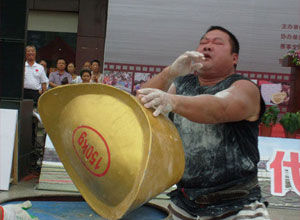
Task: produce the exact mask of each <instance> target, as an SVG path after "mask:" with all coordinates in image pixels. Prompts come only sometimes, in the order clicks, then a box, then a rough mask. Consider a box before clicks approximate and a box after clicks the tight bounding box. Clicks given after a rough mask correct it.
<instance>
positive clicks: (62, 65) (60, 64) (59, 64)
mask: <svg viewBox="0 0 300 220" xmlns="http://www.w3.org/2000/svg"><path fill="white" fill-rule="evenodd" d="M56 67H57V69H58V70H59V71H63V70H65V68H66V61H64V60H58V61H57V63H56Z"/></svg>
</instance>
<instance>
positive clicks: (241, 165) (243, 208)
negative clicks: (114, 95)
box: [137, 26, 269, 220]
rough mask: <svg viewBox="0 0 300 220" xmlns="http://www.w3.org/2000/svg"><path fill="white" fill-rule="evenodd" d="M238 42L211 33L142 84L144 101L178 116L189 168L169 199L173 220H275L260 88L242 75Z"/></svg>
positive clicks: (226, 34)
mask: <svg viewBox="0 0 300 220" xmlns="http://www.w3.org/2000/svg"><path fill="white" fill-rule="evenodd" d="M238 54H239V43H238V40H237V39H236V37H235V36H234V35H233V34H232V33H231V32H229V31H228V30H226V29H224V28H222V27H219V26H212V27H210V28H209V29H208V30H207V32H206V33H205V35H204V36H203V37H202V38H201V40H200V43H199V46H198V48H197V50H196V51H188V52H185V53H184V54H183V55H181V56H179V57H178V58H177V59H176V60H175V61H174V63H173V64H172V65H170V66H169V67H167V68H165V69H164V70H163V71H162V72H161V73H160V74H158V75H157V76H155V77H154V78H152V79H151V80H150V81H148V82H146V83H145V84H144V85H143V89H140V90H138V92H137V94H138V97H139V99H140V101H141V102H142V103H143V104H144V106H145V107H146V108H153V109H155V111H154V113H153V115H154V116H158V115H159V114H167V113H169V112H173V113H174V124H175V126H176V127H177V129H178V131H179V133H180V136H181V138H182V141H183V146H184V151H185V159H186V166H185V171H184V174H183V177H182V179H181V180H180V182H179V183H178V184H177V189H176V190H175V191H173V192H171V193H170V197H171V201H172V203H171V204H170V205H169V209H170V212H171V213H172V215H173V219H195V220H196V219H234V218H236V219H250V218H251V219H256V217H257V219H258V217H259V219H269V214H268V211H267V209H266V207H265V205H264V203H262V202H261V192H260V187H259V186H258V183H257V163H258V162H259V152H258V146H257V145H258V125H259V121H260V117H261V115H262V114H263V112H264V109H265V105H264V102H263V101H262V98H261V95H260V92H259V89H258V87H257V86H256V85H255V84H254V83H252V82H251V81H250V80H249V79H247V78H245V77H243V76H241V75H237V74H235V68H236V65H237V63H238Z"/></svg>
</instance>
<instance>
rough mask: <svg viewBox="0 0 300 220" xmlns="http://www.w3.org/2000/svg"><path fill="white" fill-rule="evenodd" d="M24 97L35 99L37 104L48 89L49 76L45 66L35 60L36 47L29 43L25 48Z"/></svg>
mask: <svg viewBox="0 0 300 220" xmlns="http://www.w3.org/2000/svg"><path fill="white" fill-rule="evenodd" d="M25 57H26V62H25V72H24V96H23V97H24V99H33V101H34V103H35V105H36V104H37V101H38V99H39V97H40V95H41V94H42V93H43V92H45V91H46V90H47V83H48V78H47V76H46V73H45V70H44V67H43V66H42V65H40V64H38V63H36V62H35V58H36V48H35V46H32V45H29V46H27V47H26V49H25Z"/></svg>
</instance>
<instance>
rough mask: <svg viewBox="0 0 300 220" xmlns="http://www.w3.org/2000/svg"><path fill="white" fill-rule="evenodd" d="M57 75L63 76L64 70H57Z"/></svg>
mask: <svg viewBox="0 0 300 220" xmlns="http://www.w3.org/2000/svg"><path fill="white" fill-rule="evenodd" d="M57 71H58V74H59V75H63V74H64V73H65V70H57Z"/></svg>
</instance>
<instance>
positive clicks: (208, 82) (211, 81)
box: [198, 72, 234, 86]
mask: <svg viewBox="0 0 300 220" xmlns="http://www.w3.org/2000/svg"><path fill="white" fill-rule="evenodd" d="M232 74H234V72H232V73H228V74H223V75H217V76H215V77H210V76H203V75H202V74H200V75H199V76H198V80H199V83H200V85H201V86H213V85H216V84H217V83H218V82H221V81H222V80H224V79H225V78H227V77H228V76H230V75H232Z"/></svg>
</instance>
